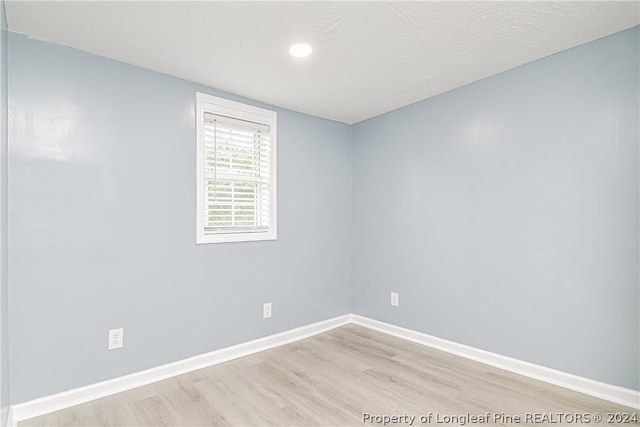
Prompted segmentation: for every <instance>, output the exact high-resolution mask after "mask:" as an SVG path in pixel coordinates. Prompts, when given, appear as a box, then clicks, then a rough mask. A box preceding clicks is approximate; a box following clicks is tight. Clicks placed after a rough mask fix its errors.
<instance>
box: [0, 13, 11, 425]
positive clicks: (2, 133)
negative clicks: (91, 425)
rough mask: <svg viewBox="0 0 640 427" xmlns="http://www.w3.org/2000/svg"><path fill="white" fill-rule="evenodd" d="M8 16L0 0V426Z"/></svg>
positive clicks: (5, 353) (5, 369) (4, 391)
mask: <svg viewBox="0 0 640 427" xmlns="http://www.w3.org/2000/svg"><path fill="white" fill-rule="evenodd" d="M7 80H8V77H7V19H6V16H5V11H4V1H3V0H0V426H4V425H6V423H7V413H8V408H9V339H8V335H9V334H8V313H9V311H8V307H7V304H8V299H7V296H8V286H9V285H8V280H7V272H8V269H7V260H8V254H9V253H8V251H7V217H8V216H7V206H8V205H7V167H8V164H7V141H8V139H7V103H8V95H7Z"/></svg>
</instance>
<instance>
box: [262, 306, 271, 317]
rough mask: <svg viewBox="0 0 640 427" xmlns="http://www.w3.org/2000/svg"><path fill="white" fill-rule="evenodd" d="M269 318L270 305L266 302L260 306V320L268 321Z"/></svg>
mask: <svg viewBox="0 0 640 427" xmlns="http://www.w3.org/2000/svg"><path fill="white" fill-rule="evenodd" d="M270 317H271V303H270V302H268V303H266V304H265V305H263V306H262V318H263V319H268V318H270Z"/></svg>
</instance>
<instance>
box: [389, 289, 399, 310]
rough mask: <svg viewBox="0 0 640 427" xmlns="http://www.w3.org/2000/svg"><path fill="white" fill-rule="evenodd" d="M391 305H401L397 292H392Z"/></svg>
mask: <svg viewBox="0 0 640 427" xmlns="http://www.w3.org/2000/svg"><path fill="white" fill-rule="evenodd" d="M391 305H392V306H394V307H399V306H400V300H399V297H398V293H397V292H391Z"/></svg>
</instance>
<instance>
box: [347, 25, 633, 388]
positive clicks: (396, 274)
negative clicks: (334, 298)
mask: <svg viewBox="0 0 640 427" xmlns="http://www.w3.org/2000/svg"><path fill="white" fill-rule="evenodd" d="M638 39H639V31H638V27H636V28H633V29H631V30H628V31H624V32H622V33H618V34H615V35H613V36H610V37H607V38H604V39H601V40H598V41H595V42H593V43H589V44H587V45H583V46H580V47H577V48H574V49H571V50H568V51H565V52H562V53H559V54H557V55H554V56H551V57H548V58H545V59H542V60H539V61H536V62H534V63H530V64H528V65H524V66H522V67H519V68H516V69H513V70H511V71H507V72H504V73H502V74H499V75H496V76H493V77H491V78H488V79H485V80H483V81H480V82H477V83H474V84H471V85H468V86H466V87H463V88H460V89H457V90H454V91H451V92H448V93H446V94H443V95H440V96H437V97H434V98H432V99H429V100H426V101H423V102H420V103H417V104H414V105H411V106H408V107H405V108H402V109H400V110H397V111H393V112H391V113H388V114H385V115H382V116H379V117H376V118H373V119H370V120H368V121H365V122H362V123H360V124H357V125H355V126H354V129H353V143H354V153H353V157H354V171H353V183H354V184H353V185H354V187H353V193H354V218H355V220H354V254H355V255H354V283H353V285H354V295H355V300H354V312H355V313H357V314H361V315H364V316H368V317H372V318H375V319H379V320H382V321H386V322H390V323H393V324H396V325H400V326H403V327H407V328H411V329H414V330H418V331H422V332H425V333H428V334H431V335H434V336H437V337H442V338H445V339H448V340H452V341H455V342H459V343H463V344H467V345H470V346H474V347H477V348H481V349H486V350H489V351H493V352H497V353H500V354H504V355H508V356H512V357H515V358H518V359H521V360H526V361H530V362H533V363H537V364H541V365H544V366H548V367H551V368H556V369H560V370H563V371H566V372H571V373H575V374H578V375H581V376H585V377H588V378H593V379H596V380H600V381H604V382H607V383H611V384H616V385H620V386H624V387H629V388H633V389H636V390H638V389H639V373H638V360H640V355H639V352H638V340H639V336H640V331H639V325H640V320H639V313H640V309H639V306H638V305H639V293H638V286H639V285H638V283H639V278H638V260H639V251H638V232H639V230H638V218H639V212H638V197H639V196H638V180H639V176H638V140H639V134H638V117H639V116H638V114H639V111H638V105H639V99H638V96H639V95H638V93H639V87H638V76H639V73H638V71H639V70H638V52H639V45H638ZM390 291H397V292H399V294H400V307H398V308H393V307H391V306H390V305H389V292H390Z"/></svg>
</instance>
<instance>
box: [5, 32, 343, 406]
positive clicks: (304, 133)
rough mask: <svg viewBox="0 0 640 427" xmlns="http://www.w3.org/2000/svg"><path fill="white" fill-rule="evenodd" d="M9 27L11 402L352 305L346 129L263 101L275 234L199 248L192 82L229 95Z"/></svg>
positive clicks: (293, 324)
mask: <svg viewBox="0 0 640 427" xmlns="http://www.w3.org/2000/svg"><path fill="white" fill-rule="evenodd" d="M9 36H10V38H9V89H10V95H11V97H10V105H9V110H10V122H9V137H10V141H11V144H10V163H9V171H10V174H11V181H10V183H9V195H10V197H9V210H10V212H9V230H10V236H9V237H10V239H9V251H10V254H11V257H10V260H9V262H10V269H9V284H10V291H11V305H10V307H9V310H10V312H9V316H10V325H11V336H10V339H11V341H10V351H11V360H12V365H11V400H12V402H13V403H18V402H23V401H26V400H30V399H34V398H37V397H40V396H45V395H48V394H52V393H56V392H60V391H63V390H67V389H70V388H73V387H78V386H82V385H85V384H90V383H94V382H97V381H101V380H105V379H109V378H113V377H117V376H120V375H124V374H128V373H132V372H136V371H140V370H142V369H146V368H151V367H153V366H157V365H160V364H164V363H167V362H171V361H175V360H179V359H183V358H186V357H189V356H193V355H197V354H201V353H205V352H209V351H212V350H215V349H218V348H222V347H226V346H230V345H233V344H237V343H241V342H245V341H248V340H251V339H255V338H259V337H262V336H266V335H269V334H272V333H276V332H279V331H283V330H288V329H291V328H295V327H298V326H301V325H305V324H309V323H313V322H316V321H320V320H323V319H327V318H331V317H334V316H337V315H342V314H346V313H349V312H350V311H351V265H352V263H351V252H352V250H351V231H350V230H351V199H352V195H351V170H352V169H351V168H352V158H351V155H352V153H351V128H350V127H349V126H347V125H344V124H340V123H336V122H331V121H327V120H323V119H318V118H314V117H310V116H306V115H303V114H299V113H295V112H292V111H287V110H282V109H276V111H277V112H278V183H279V186H278V192H279V198H278V220H279V221H278V240H277V241H275V242H254V243H234V244H210V245H198V246H196V245H195V237H196V236H195V177H196V175H195V118H194V107H195V93H196V91H203V92H207V93H211V94H214V95H223V96H226V97H228V98H230V99H235V100H239V98H237V97H234V96H227V95H224V94H221V93H220V92H218V91H215V90H213V89H209V88H206V87H202V86H198V85H196V84H193V83H190V82H186V81H183V80H179V79H176V78H172V77H168V76H166V75H161V74H158V73H154V72H151V71H148V70H144V69H141V68H137V67H134V66H131V65H126V64H123V63H119V62H115V61H112V60H109V59H106V58H102V57H98V56H93V55H90V54H87V53H83V52H80V51H77V50H74V49H69V48H64V47H61V46H58V45H53V44H48V43H43V42H39V41H34V40H31V39H28V38H26V37H24V36H22V35H16V34H9ZM229 71H230V72H233V71H232V70H229ZM247 102H249V103H251V104H253V105H258V106H262V107H265V106H264V105H260V104H257V103H254V102H251V101H247ZM267 108H269V107H268V106H267ZM265 302H272V303H273V318H271V319H269V320H263V319H262V304H263V303H265ZM118 327H124V349H123V350H118V351H111V352H107V351H106V345H107V330H108V329H110V328H118Z"/></svg>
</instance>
